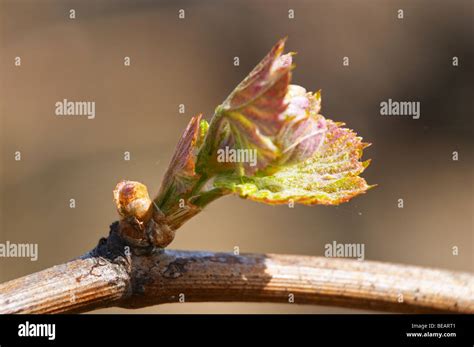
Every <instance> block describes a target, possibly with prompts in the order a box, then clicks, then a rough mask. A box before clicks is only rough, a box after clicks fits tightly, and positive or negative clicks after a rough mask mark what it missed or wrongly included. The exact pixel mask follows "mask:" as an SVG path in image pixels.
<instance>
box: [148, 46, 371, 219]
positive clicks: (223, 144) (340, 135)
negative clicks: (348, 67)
mask: <svg viewBox="0 0 474 347" xmlns="http://www.w3.org/2000/svg"><path fill="white" fill-rule="evenodd" d="M284 46H285V40H280V41H279V42H278V43H277V44H276V45H275V46H274V47H273V48H272V50H271V51H270V52H269V53H268V54H267V56H266V57H265V58H264V59H263V60H262V61H261V62H260V63H259V64H258V65H257V66H256V67H255V68H254V69H253V70H252V72H251V73H250V74H249V75H248V76H247V77H246V78H245V79H244V80H243V81H242V82H241V83H240V84H239V85H238V86H237V88H236V89H235V90H234V91H233V92H232V93H231V94H230V95H229V97H228V98H227V99H226V100H225V101H224V102H223V103H222V104H221V105H220V106H218V107H217V108H216V111H215V114H214V117H213V118H212V119H211V121H210V123H209V124H208V123H207V122H206V121H204V120H201V116H197V117H194V118H192V119H191V121H190V123H189V125H188V127H187V129H186V131H185V132H184V134H183V137H182V139H181V140H180V142H179V144H178V146H177V149H176V153H175V155H174V157H173V159H172V161H171V164H170V167H169V169H168V171H167V173H166V175H165V178H164V180H163V184H162V187H161V191H160V194H159V195H158V197H157V198H156V199H155V202H156V204H157V205H158V206H159V207H160V208H161V209H163V210H164V212H165V214H166V210H167V209H171V210H173V211H174V212H176V208H175V207H174V206H172V205H173V204H176V203H177V200H179V199H184V200H185V201H186V206H187V208H189V209H196V208H198V209H199V208H202V207H204V206H205V205H206V204H207V203H209V202H211V201H213V200H214V199H216V198H218V197H220V196H223V195H226V194H237V195H239V196H241V197H243V198H248V199H251V200H255V201H258V202H264V203H267V204H286V203H289V202H294V203H301V204H307V205H312V204H325V205H337V204H340V203H342V202H345V201H348V200H349V199H351V198H352V197H354V196H356V195H359V194H361V193H364V192H366V191H367V190H368V189H369V188H371V186H369V185H368V184H367V183H366V181H365V180H364V179H363V178H362V177H360V174H361V173H362V172H363V171H364V169H365V168H366V167H367V166H368V165H369V163H370V161H369V160H367V161H364V162H362V161H361V160H360V159H361V157H362V152H363V149H364V148H365V147H367V146H368V144H367V143H364V142H362V138H361V137H358V136H357V135H356V134H355V133H354V132H353V131H352V130H350V129H348V128H344V127H343V124H342V123H337V122H334V121H331V120H329V119H326V118H325V117H324V116H323V115H321V114H320V110H321V93H320V92H316V93H310V92H307V91H306V90H305V89H304V88H303V87H300V86H296V85H290V80H291V70H292V68H293V65H292V58H293V54H292V53H288V54H282V53H283V50H284ZM223 149H230V150H236V151H237V150H243V151H254V153H256V162H255V163H254V164H255V165H252V163H251V162H249V161H245V162H239V161H226V162H222V161H219V160H218V153H219V150H223Z"/></svg>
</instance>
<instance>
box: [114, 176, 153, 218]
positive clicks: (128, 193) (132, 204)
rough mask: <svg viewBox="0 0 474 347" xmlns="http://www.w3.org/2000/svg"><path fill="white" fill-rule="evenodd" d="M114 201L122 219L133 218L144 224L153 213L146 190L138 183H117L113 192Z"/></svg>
mask: <svg viewBox="0 0 474 347" xmlns="http://www.w3.org/2000/svg"><path fill="white" fill-rule="evenodd" d="M114 201H115V204H116V206H117V211H118V213H119V214H120V216H122V217H123V218H128V217H135V218H136V219H137V220H138V221H140V222H145V221H148V220H149V219H150V218H151V215H152V213H153V209H152V208H151V204H152V202H151V199H150V196H149V195H148V190H147V188H146V186H145V185H144V184H141V183H140V182H135V181H121V182H119V183H118V184H117V186H116V187H115V190H114Z"/></svg>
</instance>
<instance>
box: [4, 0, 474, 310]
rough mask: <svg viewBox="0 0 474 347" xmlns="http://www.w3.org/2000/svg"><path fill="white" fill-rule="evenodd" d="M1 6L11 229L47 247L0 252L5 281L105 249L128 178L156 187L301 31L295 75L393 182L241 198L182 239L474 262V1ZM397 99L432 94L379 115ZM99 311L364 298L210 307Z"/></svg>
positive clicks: (7, 229)
mask: <svg viewBox="0 0 474 347" xmlns="http://www.w3.org/2000/svg"><path fill="white" fill-rule="evenodd" d="M0 4H1V11H0V16H1V18H0V26H1V50H0V51H1V67H0V76H1V89H0V91H1V92H0V102H1V117H2V118H1V127H0V136H1V141H0V145H1V167H0V175H1V176H0V179H1V181H0V182H1V201H0V204H1V206H0V213H1V214H0V223H1V224H0V242H5V241H6V240H9V241H11V242H16V243H22V242H26V243H38V244H39V259H38V261H36V262H31V261H30V260H29V259H5V258H0V281H2V282H3V281H7V280H10V279H13V278H16V277H19V276H23V275H26V274H29V273H31V272H34V271H38V270H41V269H44V268H46V267H49V266H52V265H54V264H58V263H62V262H64V261H66V260H68V259H70V258H72V257H75V256H77V255H80V254H82V253H84V252H85V251H87V250H89V249H90V248H92V247H93V246H94V245H95V244H96V242H97V240H98V239H99V238H100V237H101V236H104V235H106V234H107V232H108V225H109V224H110V223H111V222H112V221H114V220H115V219H116V218H117V214H116V211H115V209H114V205H113V203H112V189H113V188H114V186H115V184H116V183H117V182H118V181H119V180H121V179H124V178H127V179H133V180H138V181H141V182H143V183H145V184H147V185H148V187H149V189H150V191H151V193H152V194H154V193H156V192H157V190H158V187H159V183H160V181H161V177H162V175H163V173H164V171H165V169H166V166H167V163H168V161H169V159H170V158H171V155H172V153H173V149H174V146H175V144H176V142H177V140H178V138H179V136H180V133H181V132H182V130H183V129H184V127H185V125H186V123H187V121H188V120H189V118H190V117H191V116H192V115H194V114H196V113H199V112H204V113H205V115H206V116H207V118H208V119H209V118H210V117H211V115H212V111H213V110H214V108H215V106H217V105H218V104H219V103H220V102H221V101H223V100H224V98H225V97H226V95H227V94H228V93H229V92H230V91H231V90H232V89H233V87H234V86H236V84H237V83H238V82H239V81H240V80H241V79H242V78H244V77H245V76H246V75H247V73H248V72H249V71H250V70H251V69H252V68H253V66H254V65H255V64H256V63H257V62H258V61H259V60H260V59H261V58H262V57H263V56H264V55H265V54H266V52H267V51H268V50H269V49H270V47H271V46H272V45H273V44H274V43H275V42H276V41H277V40H278V39H279V38H280V37H283V36H286V35H288V37H289V40H288V46H287V47H288V50H293V51H297V52H298V55H297V56H296V58H295V61H296V64H297V68H296V70H295V73H294V77H293V83H296V84H300V85H302V86H304V87H306V88H307V89H309V90H317V89H320V88H321V89H322V90H323V114H324V115H326V116H327V117H329V118H331V119H334V120H339V121H344V122H346V123H347V124H348V126H349V127H351V128H353V129H355V130H356V131H357V132H358V133H359V134H361V135H362V136H363V137H364V139H365V140H366V141H369V142H372V143H373V146H372V147H370V148H369V149H367V150H366V152H365V156H364V158H373V163H372V165H371V166H370V167H369V169H368V170H367V171H366V173H365V174H364V177H366V178H367V180H368V182H369V183H377V184H378V185H379V186H378V187H377V188H376V189H374V190H372V191H370V192H369V193H368V194H366V195H365V196H362V197H358V198H356V199H354V200H352V201H351V202H350V203H347V204H344V205H341V206H339V207H320V206H317V207H303V206H296V208H294V209H289V208H287V207H284V206H283V207H271V206H266V205H260V204H257V203H253V202H249V201H244V200H241V199H239V198H235V197H227V198H224V199H221V200H219V201H217V202H215V203H213V204H212V205H211V206H210V207H209V208H208V209H207V210H206V211H204V212H203V213H202V214H201V215H199V216H197V217H195V218H194V219H193V220H191V221H190V222H188V223H187V224H186V225H184V226H183V227H182V229H181V230H179V232H178V234H177V237H176V239H175V241H174V242H173V243H172V245H171V247H173V248H176V249H190V250H212V251H229V252H230V251H232V249H233V247H234V246H239V247H240V250H241V252H270V253H292V254H308V255H323V253H324V245H325V244H326V243H331V242H332V241H333V240H335V241H337V242H349V243H353V242H355V243H364V244H365V252H366V254H365V256H366V259H370V260H380V261H388V262H398V263H405V264H415V265H422V266H430V267H439V268H445V269H453V270H460V271H473V258H472V251H473V247H474V245H473V219H472V212H473V210H474V209H473V198H472V193H473V191H472V190H473V185H472V183H473V176H472V169H473V165H472V163H473V161H472V160H473V157H472V144H473V136H472V126H473V124H472V115H473V90H472V76H473V74H472V65H471V64H472V61H473V50H472V42H474V37H473V36H474V35H473V24H472V23H473V2H472V1H471V0H466V1H452V2H446V1H428V0H423V1H416V2H411V1H372V0H364V1H297V0H294V1H291V2H290V1H205V2H199V5H198V3H197V2H194V1H181V2H176V1H166V2H160V1H131V0H128V1H56V0H50V1H33V0H22V1H6V0H0ZM71 8H73V9H75V10H76V19H75V20H70V19H69V18H68V15H69V9H71ZM179 9H185V11H186V12H185V15H186V17H185V19H184V20H179V19H178V10H179ZM289 9H294V11H295V19H293V20H290V19H288V10H289ZM398 9H403V10H404V16H405V18H404V19H403V20H399V19H397V10H398ZM16 56H20V57H21V59H22V65H21V67H15V66H14V58H15V57H16ZM124 56H130V57H131V66H130V67H125V66H124V65H123V59H124ZM234 56H239V57H240V66H239V67H235V66H233V57H234ZM344 56H348V57H349V58H350V66H349V67H344V66H343V65H342V58H343V57H344ZM453 56H457V57H459V66H458V67H453V66H452V63H451V62H452V57H453ZM63 98H67V99H69V100H74V101H78V100H85V101H95V102H96V118H95V119H94V120H87V119H86V118H85V117H66V118H62V117H59V116H56V115H55V114H54V111H55V107H54V104H55V103H56V102H57V101H60V100H62V99H63ZM389 98H391V99H393V100H398V101H419V102H421V118H420V119H419V120H413V119H411V118H410V117H387V116H381V115H380V113H379V104H380V102H381V101H384V100H387V99H389ZM181 103H183V104H185V106H186V113H185V114H184V115H183V114H179V113H178V105H179V104H181ZM15 151H21V153H22V160H21V161H20V162H16V161H14V152H15ZM124 151H130V152H131V161H129V162H127V161H124V160H123V152H124ZM453 151H458V152H459V161H452V160H451V156H452V152H453ZM70 198H75V199H76V203H77V207H76V208H75V209H70V208H69V199H70ZM399 198H403V199H404V202H405V208H403V209H399V208H397V200H398V199H399ZM453 246H458V247H459V255H458V256H453V255H452V247H453ZM101 312H156V313H165V312H166V313H168V312H185V313H187V312H229V313H244V312H246V313H247V312H254V313H257V312H276V313H278V312H281V313H285V312H358V311H355V310H349V309H330V308H326V307H316V306H298V305H290V304H281V305H277V304H242V303H235V304H228V303H226V304H216V303H202V304H169V305H162V306H156V307H150V308H147V309H144V310H140V311H126V310H122V309H108V310H102V311H101Z"/></svg>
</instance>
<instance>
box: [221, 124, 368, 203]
mask: <svg viewBox="0 0 474 347" xmlns="http://www.w3.org/2000/svg"><path fill="white" fill-rule="evenodd" d="M326 124H327V132H326V134H325V139H324V142H323V144H322V145H321V148H320V149H319V150H318V151H317V152H316V154H315V155H314V156H312V157H311V158H309V159H307V160H305V161H303V162H301V163H298V164H294V165H291V166H286V167H284V168H282V169H281V170H279V171H277V172H276V173H274V174H272V175H269V176H255V177H236V176H222V177H220V178H219V179H217V180H216V181H215V183H214V184H215V186H217V187H222V188H224V187H225V188H226V189H229V190H231V191H232V192H234V193H235V194H238V195H240V196H241V197H243V198H247V199H251V200H255V201H258V202H264V203H267V204H286V203H288V202H290V201H293V202H294V203H301V204H305V205H314V204H322V205H338V204H340V203H342V202H346V201H348V200H349V199H351V198H352V197H354V196H356V195H359V194H361V193H364V192H365V191H367V190H368V189H369V188H371V186H369V185H368V184H367V183H366V182H365V180H364V179H363V178H362V177H359V174H360V173H362V172H363V171H364V169H365V168H366V167H367V166H368V165H369V163H370V161H369V160H367V161H365V162H361V161H359V159H360V158H361V156H362V151H363V149H364V148H365V147H367V146H368V144H367V143H364V142H362V139H361V138H360V137H358V136H357V135H356V134H355V133H354V132H353V131H352V130H350V129H347V128H343V127H342V125H343V124H341V123H335V122H333V121H331V120H326Z"/></svg>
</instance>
